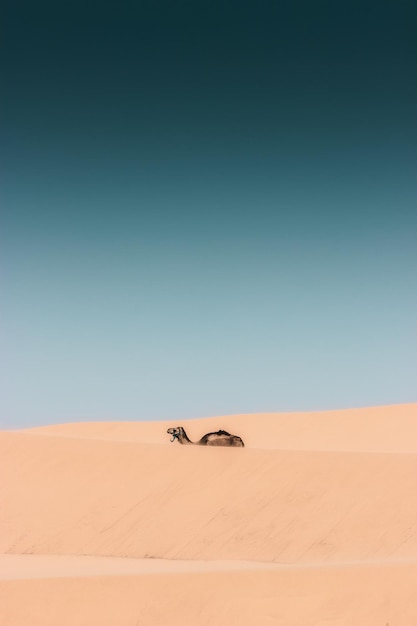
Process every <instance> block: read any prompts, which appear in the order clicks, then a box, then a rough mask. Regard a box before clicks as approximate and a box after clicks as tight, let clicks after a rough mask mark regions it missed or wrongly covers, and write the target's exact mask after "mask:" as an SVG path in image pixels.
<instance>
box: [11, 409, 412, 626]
mask: <svg viewBox="0 0 417 626" xmlns="http://www.w3.org/2000/svg"><path fill="white" fill-rule="evenodd" d="M178 425H182V426H184V427H185V429H186V431H187V433H188V435H189V436H190V438H191V439H193V440H197V439H198V438H199V437H201V436H202V435H203V434H205V433H206V432H209V431H212V430H217V429H218V428H223V429H226V430H229V431H230V432H232V433H234V434H237V435H240V436H241V437H242V438H243V439H244V441H245V444H246V445H245V448H243V449H241V448H209V447H199V446H195V447H194V446H181V445H180V444H178V442H174V443H170V441H169V436H168V435H167V434H166V429H167V428H168V427H169V426H178ZM0 470H1V479H0V625H1V626H3V625H7V626H23V625H25V626H26V625H27V624H30V625H31V626H32V625H33V626H57V625H58V624H59V626H87V625H96V624H100V626H110V625H117V626H138V625H140V626H151V625H152V626H165V625H167V626H171V625H178V626H185V625H188V624H190V625H193V626H199V625H200V624H201V625H203V624H204V625H207V626H211V625H216V626H218V625H219V626H223V625H224V626H226V625H227V626H229V625H235V624H236V625H242V626H258V625H259V626H264V625H265V626H270V625H273V624H274V625H279V626H319V625H320V626H352V625H355V626H356V625H360V626H387V625H389V626H413V625H414V624H417V497H416V493H417V491H416V487H417V404H414V405H397V406H388V407H374V408H366V409H352V410H345V411H327V412H314V413H287V414H284V413H281V414H279V413H276V414H272V413H271V414H256V415H250V414H247V415H233V416H224V417H216V418H204V419H197V420H189V421H182V422H181V421H178V420H176V421H175V422H173V421H170V422H111V423H110V422H107V423H106V422H99V423H84V422H79V423H75V422H74V423H70V424H61V425H51V426H46V427H41V428H34V429H30V430H20V431H2V432H0Z"/></svg>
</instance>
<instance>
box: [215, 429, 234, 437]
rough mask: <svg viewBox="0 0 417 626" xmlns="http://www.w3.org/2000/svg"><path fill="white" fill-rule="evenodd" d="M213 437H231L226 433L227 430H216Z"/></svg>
mask: <svg viewBox="0 0 417 626" xmlns="http://www.w3.org/2000/svg"><path fill="white" fill-rule="evenodd" d="M214 434H215V435H225V436H226V437H231V436H232V435H231V434H230V433H228V432H227V430H218V431H217V432H216V433H214Z"/></svg>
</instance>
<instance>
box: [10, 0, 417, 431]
mask: <svg viewBox="0 0 417 626" xmlns="http://www.w3.org/2000/svg"><path fill="white" fill-rule="evenodd" d="M62 4H63V3H56V2H54V3H49V4H47V3H42V2H37V3H33V2H30V3H27V4H25V3H23V2H13V3H11V2H10V4H9V6H8V7H7V8H6V10H5V11H4V19H3V33H2V46H3V51H4V58H5V59H6V63H5V73H4V78H3V81H2V82H3V85H4V87H5V89H4V92H5V97H4V99H3V100H4V104H3V114H2V136H3V146H4V149H3V156H2V169H3V183H4V184H3V192H2V196H3V198H2V210H1V224H0V225H1V233H0V244H1V250H0V264H1V268H0V272H1V273H0V281H1V282H0V287H1V325H2V330H1V353H2V371H1V387H2V390H1V397H2V407H1V416H0V426H3V427H14V426H25V425H36V424H43V423H53V422H63V421H72V420H84V419H85V420H89V419H94V420H95V419H157V418H167V419H169V418H178V419H180V418H181V417H198V416H208V415H215V414H225V413H237V412H254V411H295V410H317V409H327V408H344V407H353V406H364V405H375V404H385V403H399V402H410V401H416V400H417V395H416V387H415V378H416V365H417V363H416V355H417V338H416V332H415V320H416V318H417V291H416V275H417V272H416V266H417V246H416V235H417V211H416V206H417V192H416V145H417V121H416V120H417V118H416V111H417V81H416V75H417V39H416V36H415V25H416V23H417V11H416V5H415V3H414V2H390V3H387V2H372V3H370V2H367V1H366V0H365V1H361V2H345V3H342V2H333V1H331V2H330V1H323V2H312V1H310V2H302V1H301V0H300V1H298V2H297V1H294V0H292V1H291V2H290V1H288V2H282V1H281V2H275V1H274V2H272V1H271V2H258V3H255V2H251V3H248V2H244V1H240V2H226V1H222V2H215V1H213V0H211V1H210V2H191V1H189V2H185V1H183V2H164V1H162V0H161V1H157V0H152V1H148V2H140V1H139V2H137V1H135V2H133V1H131V2H124V3H123V2H122V3H121V5H122V6H120V3H114V4H110V3H106V2H101V3H98V2H95V3H92V2H91V3H89V2H85V3H83V4H79V5H78V4H77V3H76V2H72V3H65V4H68V6H61V5H62Z"/></svg>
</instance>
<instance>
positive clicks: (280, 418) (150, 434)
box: [27, 404, 417, 452]
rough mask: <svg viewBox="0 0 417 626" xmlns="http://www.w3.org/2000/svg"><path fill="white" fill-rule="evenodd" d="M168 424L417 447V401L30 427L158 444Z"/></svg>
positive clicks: (313, 441) (301, 443)
mask: <svg viewBox="0 0 417 626" xmlns="http://www.w3.org/2000/svg"><path fill="white" fill-rule="evenodd" d="M169 426H184V428H185V429H186V431H187V433H188V435H189V437H190V438H191V439H192V440H193V441H195V440H198V439H199V438H200V437H201V436H202V435H204V434H205V433H206V432H209V431H213V430H218V429H219V428H223V429H225V430H228V431H229V432H231V433H236V434H238V435H240V436H241V437H242V438H243V439H244V441H245V442H247V444H248V445H249V446H250V447H251V448H262V449H265V448H268V449H271V448H273V449H280V450H346V451H349V450H356V451H357V452H360V451H363V452H385V451H388V452H417V404H400V405H391V406H382V407H371V408H366V409H347V410H344V411H321V412H314V413H258V414H250V415H226V416H224V417H210V418H203V419H197V420H183V421H181V420H175V421H172V420H171V421H169V422H83V423H71V424H59V425H54V426H45V427H43V428H36V429H33V430H31V431H30V430H28V431H27V432H37V433H45V434H46V433H49V434H58V435H67V436H75V437H88V438H93V439H110V440H112V441H115V440H119V441H120V440H121V441H126V440H128V441H140V442H142V443H158V444H160V443H168V441H169V438H168V436H167V435H166V429H167V428H168V427H169Z"/></svg>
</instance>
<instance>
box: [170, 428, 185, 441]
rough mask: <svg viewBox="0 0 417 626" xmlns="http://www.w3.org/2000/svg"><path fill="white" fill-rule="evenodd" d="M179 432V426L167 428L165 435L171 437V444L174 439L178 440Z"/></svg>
mask: <svg viewBox="0 0 417 626" xmlns="http://www.w3.org/2000/svg"><path fill="white" fill-rule="evenodd" d="M181 430H182V428H181V426H178V427H177V428H168V430H167V433H168V435H171V437H172V439H171V442H172V441H175V440H176V439H179V437H180V434H181Z"/></svg>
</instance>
